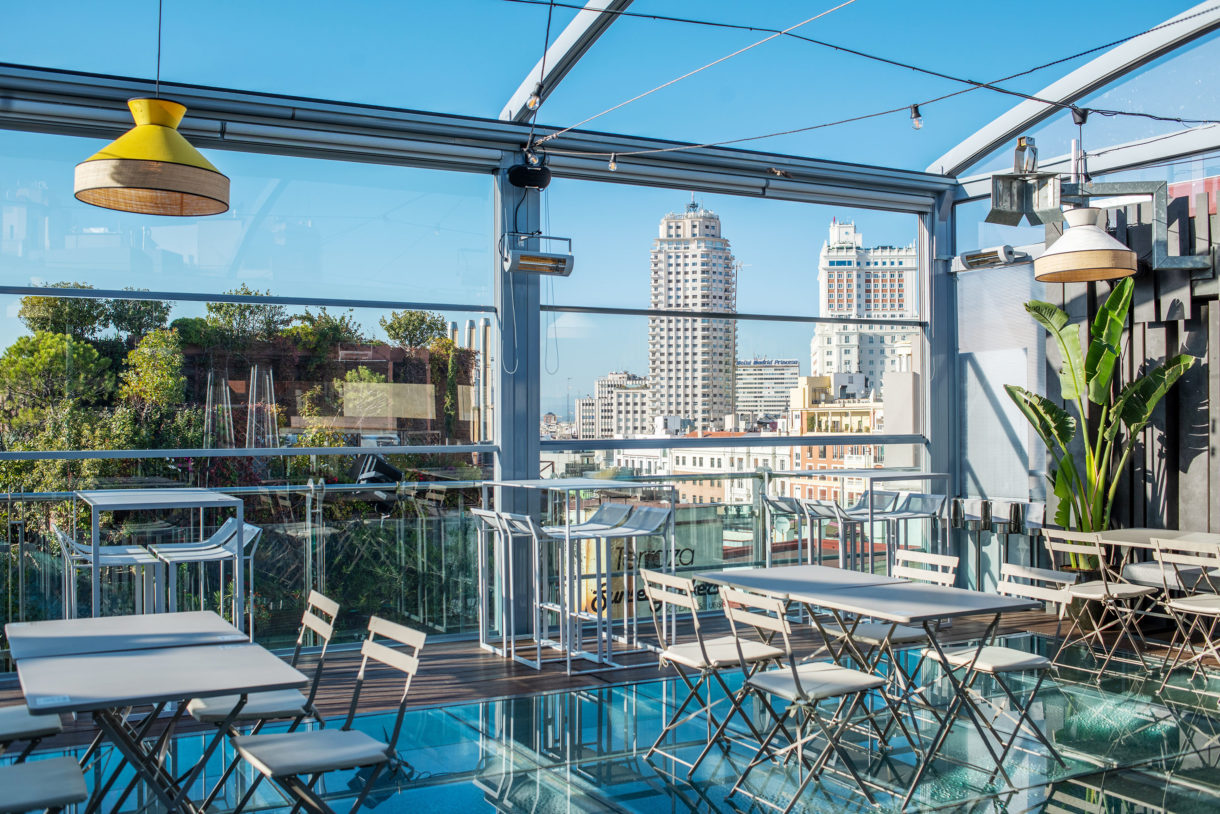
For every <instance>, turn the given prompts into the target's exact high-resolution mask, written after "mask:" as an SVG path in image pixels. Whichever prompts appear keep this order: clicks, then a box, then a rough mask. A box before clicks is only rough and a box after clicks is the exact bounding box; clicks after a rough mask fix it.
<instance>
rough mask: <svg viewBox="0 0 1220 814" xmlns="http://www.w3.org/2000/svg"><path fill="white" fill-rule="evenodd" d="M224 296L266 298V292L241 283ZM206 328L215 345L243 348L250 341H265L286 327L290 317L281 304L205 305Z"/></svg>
mask: <svg viewBox="0 0 1220 814" xmlns="http://www.w3.org/2000/svg"><path fill="white" fill-rule="evenodd" d="M225 293H226V294H241V295H245V296H260V297H266V296H270V295H271V292H270V291H255V290H253V289H251V288H250V287H249V286H248V285H246V284H245V283H242V284H241V285H240V286H238V287H237V288H235V289H233V290H232V291H226V292H225ZM207 312H208V315H207V323H208V326H209V327H211V328H213V329H214V330H215V331H216V335H215V339H216V341H217V344H220V345H223V346H225V347H229V348H245V347H249V346H250V345H251V344H252V343H254V342H266V341H268V340H270V339H271V338H272V337H274V336H275V335H277V334H278V333H280V332H281V331H282V330H284V328H286V327H288V323H289V322H291V318H290V317H289V316H288V311H287V309H285V308H284V306H282V305H270V304H268V305H262V304H257V303H243V302H209V303H208V304H207Z"/></svg>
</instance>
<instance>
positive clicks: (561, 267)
mask: <svg viewBox="0 0 1220 814" xmlns="http://www.w3.org/2000/svg"><path fill="white" fill-rule="evenodd" d="M504 238H505V240H506V241H507V243H508V246H507V250H506V251H505V252H504V261H505V271H519V272H523V273H525V274H548V275H551V276H554V277H567V276H568V275H569V274H571V273H572V267H573V265H574V264H575V259H574V258H573V257H572V239H571V238H567V237H552V236H550V235H530V234H524V233H521V232H509V233H508V234H506V235H505V236H504ZM531 238H535V239H537V240H552V241H562V242H564V243H567V244H568V251H567V252H566V253H563V252H544V251H539V250H537V249H525V248H518V247H519V245H520V244H522V243H524V242H525V241H527V240H529V239H531Z"/></svg>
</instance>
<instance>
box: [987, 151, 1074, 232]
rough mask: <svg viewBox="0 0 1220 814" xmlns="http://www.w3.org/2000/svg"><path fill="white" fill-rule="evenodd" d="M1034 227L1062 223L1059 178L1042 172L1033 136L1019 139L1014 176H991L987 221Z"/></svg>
mask: <svg viewBox="0 0 1220 814" xmlns="http://www.w3.org/2000/svg"><path fill="white" fill-rule="evenodd" d="M1023 218H1025V219H1028V220H1029V223H1030V225H1031V226H1038V225H1041V224H1046V223H1061V222H1062V221H1063V211H1062V210H1061V209H1060V200H1059V175H1058V174H1057V173H1053V172H1038V148H1037V147H1036V146H1034V140H1033V138H1032V137H1031V136H1021V137H1020V138H1018V139H1017V148H1016V150H1015V154H1014V155H1013V161H1012V174H1011V175H1009V174H1006V173H996V174H995V175H993V176H991V211H990V212H988V213H987V217H986V218H985V220H986V221H987V222H988V223H999V224H1001V225H1004V226H1017V225H1019V224H1020V223H1021V220H1022V219H1023Z"/></svg>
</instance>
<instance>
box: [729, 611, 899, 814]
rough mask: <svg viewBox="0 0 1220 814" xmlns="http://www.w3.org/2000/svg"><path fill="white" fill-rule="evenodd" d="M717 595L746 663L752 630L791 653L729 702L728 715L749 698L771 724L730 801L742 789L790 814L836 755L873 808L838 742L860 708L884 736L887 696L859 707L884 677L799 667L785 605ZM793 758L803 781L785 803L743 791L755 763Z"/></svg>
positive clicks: (821, 665)
mask: <svg viewBox="0 0 1220 814" xmlns="http://www.w3.org/2000/svg"><path fill="white" fill-rule="evenodd" d="M721 595H722V597H723V598H724V600H725V613H726V615H728V617H729V623H730V625H731V626H732V628H733V633H734V639H735V640H736V641H737V643H738V645H739V646H741V647H742V648H743V650H742V653H743V657H744V653H745V650H744V647H745V646H746V645H747V644H750V645H754V644H756V642H755V640H754V639H752V638H748V637H747V636H746V635H745V634H744V631H745V629H747V628H753V629H754V630H755V631H757V632H761V631H769V632H772V633H778V634H779V635H781V636H782V637H783V641H784V647H785V649H786V650H788V651H789V653H785V654H782V655H781V656H779V657H772V658H770V659H767V661H776V662H779V666H778V667H776V668H775V669H772V670H744V671H745V673H746V675H745V679H744V682H745V683H744V684H743V687H742V690H741V691H740V692H739V693H737V694H736V695H735V696H733V702H734V707H733V710H741V709H742V708H743V706H744V704H745V703H746V701H747V700H748V699H749V698H750V697H751V696H754V697H757V698H758V699H759V700H760V702H761V704H762V706H763V708H764V709H765V710H767V712H768V714H769V716H770V718H771V728H770V730H769V731H768V732H767V734H766V735H764V736H762V737H761V738H759V746H758V749H757V751H756V752H755V753H754V755H753V757H752V758H751V759H750V763H749V764H748V765H747V766H746V768H745V770H744V771H743V772H742V773H741V776H740V777H739V778H738V779H737V782H736V783H735V784H734V785H733V788H732V789H730V790H729V793H728V795H727V797H732V796H733V795H734V794H737V793H738V792H739V791H740V792H742V793H743V794H746V795H747V796H749V797H751V798H752V799H753V800H754V801H755V802H758V803H761V804H763V805H767V806H770V807H772V808H776V809H779V810H780V811H782V812H784V813H785V814H787V812H788V811H791V810H792V807H793V806H794V805H796V803H797V801H798V800H799V799H800V798H801V795H802V794H803V793H804V791H805V788H806V787H807V786H808V785H809V783H810V782H812V781H813V780H814V779H815V778H817V777H820V776H821V774H822V772H823V770H824V769H825V768H826V766H827V764H828V763H829V761H830V759H831V758H832V757H836V756H837V758H838V763H839V764H841V765H842V767H843V769H844V770H845V771H846V772H847V774H848V775H849V776H850V777H851V778H852V779H853V780H854V781H855V783H856V786H857V787H858V788H859V790H860V793H861V794H863V795H864V797H865V798H866V799H867V800H868V801H869V803H872V804H874V805H875V804H876V802H877V801H876V799H875V798H874V796H873V792H872V789H871V788H870V786H872V785H874V784H871V783H870V782H869V781H867V780H865V779H864V777H862V776H861V774H860V772H859V770H858V769H857V768H856V765H855V763H854V762H853V761H852V759H851V756H850V755H849V754H848V753H847V750H846V749H845V748H844V746H843V740H844V736H845V734H846V733H847V731H848V730H849V729H851V728H853V727H855V726H858V725H859V724H860V722H861V717H857V712H858V711H859V710H861V709H862V708H863V709H864V714H863V716H862V719H863V720H866V721H867V722H868V723H869V724H870V725H871V726H872V727H873V728H874V729H875V730H876V731H877V732H878V734H881V733H882V732H883V730H882V729H881V728H880V727H878V726H877V723H876V720H875V718H876V715H877V712H878V711H879V710H886V711H888V713H889V714H890V715H896V710H895V709H894V708H893V706H892V704H891V701H890V699H889V698H887V697H885V695H884V694H882V699H883V700H884V701H885V703H884V704H883V705H882V706H880V707H878V708H877V710H872V709H869V708H867V707H864V706H863V701H864V698H865V697H866V695H867V694H868V692H869V691H870V690H874V689H877V688H879V687H881V686H883V685H884V684H885V679H884V678H883V677H881V676H876V675H872V674H870V673H866V672H862V671H860V670H853V669H850V668H847V667H840V666H838V665H836V664H831V663H826V662H820V661H814V662H804V663H801V662H799V661H798V660H797V659H793V658H791V656H790V651H791V642H790V638H789V637H790V635H791V628H790V627H789V622H788V619H787V617H786V615H785V611H784V604H783V602H782V601H780V600H778V599H770V598H768V597H762V596H757V595H753V594H748V593H745V592H742V591H735V590H733V589H731V588H723V589H721ZM739 626H740V627H739ZM785 657H786V660H787V665H784V664H783V661H782V660H783V659H784V658H785ZM743 660H744V658H739V662H740V661H743ZM743 669H744V668H743ZM772 697H774V698H776V699H778V700H780V701H782V702H783V704H784V706H783V711H782V712H779V713H778V714H777V713H776V711H775V707H774V706H772V704H771V698H772ZM823 701H835V702H836V708H835V710H834V712H833V713H831V714H830V715H829V717H826V716H824V715H823V714H822V713H820V712H819V705H820V704H821V703H822V702H823ZM731 712H732V711H730V714H731ZM741 717H742V718H743V719H745V720H746V721H749V720H750V719H749V716H748V715H745V714H743V715H742V716H741ZM790 721H791V722H792V723H793V727H792V731H789V728H788V724H789V722H790ZM726 723H727V718H726ZM723 727H724V724H722V725H721V729H723ZM750 728H751V730H752V731H753V730H754V727H753V725H751V727H750ZM781 733H783V735H784V737H785V739H786V741H787V742H786V743H784V744H783V745H782V746H780V747H778V748H774V747H772V742H773V741H775V740H776V738H777V737H779V735H780V734H781ZM819 738H820V739H821V740H822V744H821V746H820V749H818V750H816V756H815V757H813V758H812V759H810V758H809V757H807V756H806V754H805V752H806V750H807V749H808V747H809V746H810V745H812V744H814V743H815V742H816V741H818V740H819ZM793 756H795V758H796V762H797V765H798V767H799V769H800V770H801V773H802V777H801V780H800V783H799V784H798V786H797V788H796V790H795V791H793V793H792V796H791V798H790V799H789V800H788V803H787V804H786V805H783V806H781V805H777V804H776V803H775V802H772V801H771V800H770V799H768V796H769V795H762V794H755V793H753V792H751V791H750V790H749V787H748V786H746V781H747V779H748V778H749V776H750V774H751V773H752V772H753V771H754V769H755V767H757V766H758V765H760V764H762V763H765V762H769V761H777V760H781V761H782V762H783V763H788V762H789V759H790V758H791V757H793Z"/></svg>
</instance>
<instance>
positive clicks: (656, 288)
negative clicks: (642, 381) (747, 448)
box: [648, 201, 737, 430]
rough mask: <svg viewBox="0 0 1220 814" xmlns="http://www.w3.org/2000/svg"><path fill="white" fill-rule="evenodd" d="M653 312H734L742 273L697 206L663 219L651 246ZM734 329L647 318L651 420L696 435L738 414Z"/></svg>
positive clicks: (703, 321)
mask: <svg viewBox="0 0 1220 814" xmlns="http://www.w3.org/2000/svg"><path fill="white" fill-rule="evenodd" d="M649 303H650V306H651V307H652V308H654V309H664V310H667V311H701V312H704V313H715V314H732V313H735V312H736V310H737V271H736V268H735V266H734V260H733V254H732V252H731V251H730V248H729V241H727V240H726V239H724V237H722V236H721V234H720V218H719V216H717V215H716V214H715V213H714V212H709V211H708V210H706V209H704V208H703V207H702V206H700V205H699V204H697V203H695V202H694V201H692V202H691V203H690V205H688V206H687V207H686V211H684V212H671V213H669V214H668V215H666V216H665V217H664V218H662V219H661V226H660V231H659V235H658V237H657V239H656V240H655V241H653V247H652V288H651V296H650V297H649ZM736 359H737V324H736V322H735V321H734V320H732V319H720V318H717V317H672V316H657V317H649V318H648V383H649V390H650V404H651V413H652V415H653V416H680V417H681V418H686V419H690V420H691V421H692V422H693V425H694V427H695V429H697V430H711V429H716V428H717V427H719V426H721V423H722V422H723V420H724V417H725V416H727V415H729V414H730V413H732V412H733V376H734V366H735V362H736Z"/></svg>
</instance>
